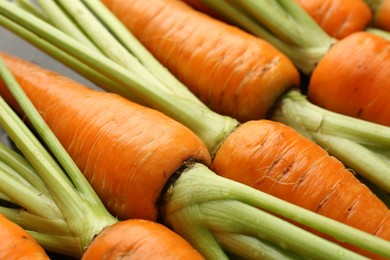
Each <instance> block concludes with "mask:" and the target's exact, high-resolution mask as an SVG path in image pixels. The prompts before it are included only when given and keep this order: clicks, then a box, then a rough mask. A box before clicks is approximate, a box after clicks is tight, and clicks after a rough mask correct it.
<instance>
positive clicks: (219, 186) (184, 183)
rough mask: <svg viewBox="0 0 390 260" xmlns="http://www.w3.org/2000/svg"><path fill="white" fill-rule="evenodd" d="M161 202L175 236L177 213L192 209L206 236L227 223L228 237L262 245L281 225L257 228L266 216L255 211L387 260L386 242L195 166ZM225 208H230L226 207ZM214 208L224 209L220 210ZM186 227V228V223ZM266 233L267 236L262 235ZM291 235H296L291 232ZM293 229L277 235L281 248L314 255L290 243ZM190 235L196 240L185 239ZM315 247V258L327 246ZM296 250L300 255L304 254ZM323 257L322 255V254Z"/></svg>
mask: <svg viewBox="0 0 390 260" xmlns="http://www.w3.org/2000/svg"><path fill="white" fill-rule="evenodd" d="M165 202H166V204H165V206H164V211H163V212H164V216H165V217H166V219H165V220H166V221H167V222H168V224H170V225H172V226H173V227H174V229H175V230H179V228H177V227H176V223H175V221H177V220H178V219H180V218H181V217H180V214H181V211H182V210H183V209H185V208H187V207H192V205H196V207H197V210H196V213H195V214H194V218H195V219H196V221H197V223H199V218H203V221H206V222H204V223H208V224H206V225H207V226H208V227H209V230H210V231H211V232H214V231H215V232H220V231H221V225H223V226H225V224H224V223H226V227H225V228H232V227H236V228H237V229H233V230H228V232H235V233H239V234H246V235H249V234H250V235H252V236H257V238H260V239H265V237H264V236H262V235H261V234H265V233H263V232H269V231H270V230H271V229H273V228H275V230H277V229H278V227H277V226H278V225H279V222H274V221H280V220H274V219H273V218H272V219H270V220H269V221H266V222H262V223H261V224H260V223H257V222H260V221H263V220H264V221H265V218H266V217H265V216H263V214H265V213H264V212H261V213H260V212H259V211H260V210H258V209H257V208H260V209H262V210H264V211H267V212H269V213H273V214H276V215H278V216H282V217H284V218H286V219H290V220H291V221H295V222H297V223H300V224H302V225H304V226H307V227H310V228H312V229H315V230H317V231H319V232H321V233H323V234H327V235H329V236H331V237H334V238H335V239H336V240H339V241H343V242H347V243H349V244H351V245H355V246H357V247H361V248H364V249H367V250H369V251H372V252H374V253H376V254H379V255H383V256H386V257H390V251H389V250H388V249H389V248H390V242H389V241H386V240H384V239H381V238H379V237H375V236H373V235H371V234H369V233H366V232H363V231H361V230H358V229H355V228H353V227H350V226H347V225H345V224H342V223H340V222H338V221H335V220H332V219H329V218H327V217H324V216H321V215H319V214H317V213H314V212H311V211H309V210H306V209H303V208H301V207H298V206H296V205H294V204H291V203H288V202H286V201H283V200H280V199H278V198H276V197H273V196H271V195H268V194H266V193H263V192H260V191H258V190H256V189H253V188H249V187H248V186H246V185H243V184H240V183H237V182H234V181H231V180H228V179H226V178H223V177H220V176H218V175H216V174H214V173H213V172H211V171H210V170H209V169H208V168H206V167H205V166H203V165H199V164H196V165H194V166H193V167H192V168H190V169H189V170H187V171H185V172H184V173H183V174H182V175H181V176H180V178H178V179H177V180H176V182H175V183H174V184H173V186H172V187H171V188H170V189H169V190H168V192H167V193H166V195H165ZM238 202H239V203H242V204H240V206H238V205H237V204H236V203H238ZM208 203H210V204H208ZM224 203H226V204H227V205H229V206H226V205H225V204H224ZM218 204H221V205H224V206H220V207H219V206H218ZM245 204H246V205H245ZM203 205H204V206H203ZM207 205H208V206H207ZM210 205H211V206H210ZM225 206H226V208H225ZM249 206H250V209H248V211H247V210H246V208H247V207H249ZM187 210H188V209H186V210H185V211H187ZM241 210H242V211H241ZM252 210H253V211H252ZM199 212H201V213H199ZM251 212H252V213H253V214H254V215H250V214H252V213H251ZM185 214H186V215H187V216H186V218H191V213H188V212H187V213H185ZM248 214H249V215H248ZM258 214H260V215H258ZM251 216H252V217H251ZM267 217H268V216H267ZM209 218H210V219H209ZM270 218H271V217H270ZM207 219H209V221H211V220H213V222H212V223H211V222H207ZM229 219H230V220H229ZM228 220H229V221H230V224H228V223H227V221H228ZM241 220H242V221H241ZM256 221H257V222H256ZM273 223H274V224H273ZM186 225H187V227H188V223H187V224H186ZM203 225H205V224H203ZM261 225H264V226H263V229H264V230H262V231H261V232H260V231H258V232H257V233H256V234H254V233H251V232H252V231H254V230H256V228H260V226H261ZM288 226H289V225H288ZM268 228H269V229H270V230H267V229H268ZM293 229H294V230H295V228H293ZM293 229H290V228H289V227H285V229H284V228H282V229H280V230H278V231H277V232H281V233H280V234H279V235H280V237H279V238H280V239H281V241H284V242H283V244H284V243H288V244H289V247H288V249H291V250H295V251H299V254H311V253H310V251H311V250H312V249H313V248H312V247H311V245H307V246H306V247H301V246H299V245H298V244H299V243H298V242H297V240H299V239H300V235H297V237H295V235H294V234H297V233H295V232H298V231H294V232H291V231H292V230H293ZM194 232H195V230H192V232H190V231H188V230H187V232H186V233H184V234H182V233H181V229H180V232H178V233H180V234H182V235H183V237H185V238H187V239H189V240H191V239H196V236H197V234H194ZM275 232H276V231H275ZM299 232H301V231H299ZM272 233H273V232H270V234H268V235H267V236H273V234H272ZM192 235H193V236H194V237H195V238H194V237H192V238H188V237H187V236H192ZM274 235H277V234H274ZM283 236H286V237H288V236H291V237H290V239H287V238H286V239H283ZM305 236H306V235H305ZM309 236H310V235H309ZM279 238H276V237H273V238H272V241H273V242H276V241H279ZM301 239H304V240H306V241H315V240H311V238H308V237H306V238H304V236H303V237H301ZM307 239H308V240H307ZM316 239H317V238H316ZM290 240H291V241H290ZM290 243H291V244H290ZM302 243H303V242H302ZM315 243H316V244H315V245H314V244H313V247H316V249H315V250H313V251H311V252H313V254H316V252H317V253H318V252H320V251H321V247H322V246H324V248H326V246H327V245H325V244H328V242H324V244H323V245H322V243H323V241H322V240H321V241H320V240H318V244H317V242H315ZM286 246H287V245H286ZM331 246H334V245H331ZM336 247H337V246H336ZM284 248H285V247H284ZM337 248H338V249H337V250H342V249H341V248H339V247H337ZM301 250H304V251H305V253H304V252H303V251H301ZM306 250H307V251H306ZM318 250H319V251H318ZM331 251H333V250H331ZM333 252H336V251H333ZM297 253H298V252H297ZM328 253H329V252H328ZM319 254H320V255H317V256H316V257H321V254H322V253H319ZM324 254H327V253H325V252H324ZM328 259H329V258H328Z"/></svg>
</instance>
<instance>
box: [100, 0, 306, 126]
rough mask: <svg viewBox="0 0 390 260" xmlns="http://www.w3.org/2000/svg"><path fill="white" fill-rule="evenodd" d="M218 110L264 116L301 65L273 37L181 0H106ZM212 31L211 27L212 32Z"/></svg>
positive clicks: (292, 82)
mask: <svg viewBox="0 0 390 260" xmlns="http://www.w3.org/2000/svg"><path fill="white" fill-rule="evenodd" d="M102 2H103V3H104V4H105V5H106V6H107V7H108V8H109V9H110V10H111V11H112V12H113V13H114V14H115V15H116V16H117V17H118V18H119V19H120V20H121V21H122V22H123V23H124V25H125V26H126V27H127V28H128V29H129V30H130V31H131V32H132V33H133V34H134V35H135V36H136V37H137V38H138V39H139V40H140V41H141V42H142V43H143V44H144V45H145V47H146V48H148V49H149V51H150V52H151V53H152V54H153V55H154V56H155V57H156V58H157V59H158V60H159V61H160V62H161V63H162V64H163V65H164V66H166V67H167V68H168V69H169V70H170V71H171V72H172V73H173V74H174V75H175V76H176V77H177V78H178V79H179V80H180V81H182V82H183V83H184V84H185V85H186V86H187V87H188V88H189V89H190V90H191V91H192V92H193V93H194V94H195V95H197V96H198V97H199V99H200V100H201V101H203V102H204V103H205V104H206V105H208V106H209V107H210V108H211V109H212V110H214V111H216V112H218V113H220V114H223V115H228V116H231V117H233V118H236V119H237V120H239V121H241V122H244V121H247V120H251V119H259V118H264V117H265V115H266V113H267V112H268V110H269V108H270V107H271V106H272V105H273V104H274V102H275V100H276V99H277V98H278V97H280V96H281V95H282V93H283V92H284V91H285V90H286V89H288V88H290V87H292V86H295V85H298V84H299V81H300V78H299V73H298V70H297V68H296V67H295V66H294V65H293V64H292V62H291V61H290V60H289V59H288V58H287V57H286V56H285V55H284V54H282V53H281V52H280V51H279V50H277V49H276V48H274V47H273V46H272V45H271V44H269V43H268V42H266V41H264V40H261V39H259V38H257V37H255V36H253V35H250V34H248V33H246V32H244V31H243V30H240V29H238V28H237V27H233V26H230V25H228V24H226V23H223V22H221V21H218V20H216V19H213V18H211V17H210V16H208V15H205V14H203V13H200V12H197V11H195V10H193V9H192V8H191V7H189V6H188V5H187V4H185V3H184V2H181V1H173V0H159V1H153V4H151V3H150V2H148V1H143V0H120V1H116V0H104V1H102ZM207 32H210V33H207Z"/></svg>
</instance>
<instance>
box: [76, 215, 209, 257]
mask: <svg viewBox="0 0 390 260" xmlns="http://www.w3.org/2000/svg"><path fill="white" fill-rule="evenodd" d="M123 241H126V243H123ZM140 241H141V242H140ZM142 241H145V243H143V242H142ZM156 258H158V259H190V260H191V259H204V258H203V257H202V256H201V255H200V254H199V253H198V251H196V250H195V249H194V248H193V247H192V246H191V245H190V244H189V243H188V242H187V241H186V240H184V239H183V238H182V237H180V236H179V235H177V234H176V233H174V232H173V231H171V230H170V229H168V228H167V227H165V226H163V225H161V224H158V223H156V222H152V221H147V220H140V219H131V220H126V221H122V222H119V223H117V224H115V225H113V226H110V227H107V228H106V229H104V230H103V231H102V232H100V234H99V235H98V236H97V237H96V238H95V239H94V240H93V241H92V243H91V244H90V245H89V247H88V248H87V250H86V252H85V253H84V255H83V257H82V259H83V260H89V259H91V260H95V259H156Z"/></svg>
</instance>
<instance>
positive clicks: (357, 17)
mask: <svg viewBox="0 0 390 260" xmlns="http://www.w3.org/2000/svg"><path fill="white" fill-rule="evenodd" d="M296 1H297V3H298V4H299V5H300V6H302V7H303V9H305V11H306V12H307V13H308V14H309V15H310V16H311V17H312V18H313V19H314V20H315V21H316V22H317V23H318V24H319V25H320V26H321V27H322V28H323V29H324V30H325V31H326V32H327V33H328V34H329V35H330V36H332V37H334V38H336V39H342V38H344V37H346V36H348V35H350V34H352V33H354V32H358V31H364V29H365V28H366V26H367V25H368V24H369V23H370V21H371V19H372V12H371V10H370V8H369V6H368V5H367V4H366V3H365V2H364V1H363V0H317V1H315V0H296Z"/></svg>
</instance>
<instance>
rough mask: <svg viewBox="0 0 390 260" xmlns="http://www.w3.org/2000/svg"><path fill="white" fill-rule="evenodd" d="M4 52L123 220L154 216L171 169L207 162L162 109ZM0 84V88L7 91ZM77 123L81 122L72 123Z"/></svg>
mask: <svg viewBox="0 0 390 260" xmlns="http://www.w3.org/2000/svg"><path fill="white" fill-rule="evenodd" d="M2 57H3V58H4V60H5V62H6V64H7V66H8V67H9V68H10V70H11V72H12V73H13V74H14V76H15V78H16V79H17V80H18V82H19V84H20V85H21V86H22V87H23V89H24V90H25V92H26V94H27V95H28V96H29V98H30V99H31V100H32V102H33V103H34V105H35V106H36V107H37V108H38V110H39V111H40V112H41V113H42V116H43V118H44V119H45V121H46V122H47V124H48V125H49V126H50V127H51V129H52V131H53V132H54V133H55V134H56V136H57V137H58V139H59V140H60V141H61V143H62V144H63V146H64V147H65V148H66V149H67V151H68V153H69V154H70V155H71V157H72V158H73V160H74V161H75V162H76V163H77V165H78V166H79V168H80V169H81V170H82V172H83V173H84V175H85V176H86V178H87V179H88V180H89V182H90V183H91V185H92V187H93V188H94V189H95V190H96V191H97V193H98V195H99V197H100V198H101V199H102V201H103V202H104V203H105V205H106V207H107V208H108V209H109V210H110V211H111V212H113V213H114V214H115V215H117V216H118V217H119V218H120V219H124V218H143V219H151V220H156V217H157V208H156V200H157V198H158V197H159V195H160V192H161V190H162V189H163V187H164V185H165V184H166V182H167V180H168V179H169V177H170V176H171V174H173V173H174V172H175V171H176V170H178V169H179V168H180V167H181V166H182V164H183V162H185V161H186V160H193V161H202V162H204V163H206V164H209V163H210V160H211V159H210V155H209V153H208V151H207V148H205V146H204V145H203V143H202V142H201V141H200V139H199V138H198V137H197V136H196V135H195V134H193V133H192V132H191V131H190V130H189V129H188V128H186V127H184V126H182V125H181V124H179V123H177V122H176V121H174V120H172V119H171V118H169V117H167V116H165V115H163V114H162V113H160V112H157V111H155V110H152V109H148V108H145V107H142V106H140V105H137V104H135V103H132V102H130V101H128V100H126V99H124V98H122V97H120V96H118V95H116V94H109V93H104V92H100V91H94V90H92V89H88V88H86V87H84V86H81V85H80V84H78V83H76V82H74V81H72V80H70V79H68V78H65V77H62V76H60V75H58V74H56V73H54V72H49V71H47V70H44V69H42V68H39V67H37V66H34V65H33V64H30V63H28V62H25V61H22V60H19V59H15V58H13V57H11V56H8V55H6V54H2ZM27 73H28V75H30V76H29V77H25V76H24V75H25V74H27ZM32 75H33V76H32ZM1 84H2V85H1V92H2V95H3V96H8V97H9V93H5V92H7V91H6V88H5V86H4V83H1ZM113 115H114V116H113ZM76 122H77V125H78V126H79V127H77V128H74V127H71V126H72V125H74V124H75V123H76ZM102 151H104V153H105V154H106V155H102ZM113 162H116V163H115V164H113Z"/></svg>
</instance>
